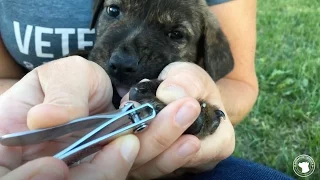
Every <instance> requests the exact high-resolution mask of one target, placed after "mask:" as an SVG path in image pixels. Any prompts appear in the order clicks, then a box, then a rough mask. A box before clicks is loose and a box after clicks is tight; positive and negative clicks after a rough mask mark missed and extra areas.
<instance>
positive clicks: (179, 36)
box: [89, 0, 233, 87]
mask: <svg viewBox="0 0 320 180" xmlns="http://www.w3.org/2000/svg"><path fill="white" fill-rule="evenodd" d="M93 27H96V35H97V37H96V43H95V45H94V47H93V49H92V51H91V53H90V55H89V60H92V61H95V62H96V63H98V64H99V65H100V66H102V67H103V68H104V69H105V70H106V72H107V73H108V75H109V76H110V78H111V80H112V82H113V83H114V84H115V85H116V86H117V85H123V86H127V87H130V86H132V85H133V84H135V83H137V82H139V81H140V80H142V79H144V78H148V79H155V78H157V77H158V75H159V73H160V72H161V71H162V70H163V68H164V67H165V66H166V65H168V64H170V63H171V62H176V61H186V62H193V63H199V62H200V61H199V59H203V65H204V69H205V70H206V71H207V72H208V73H209V74H210V76H211V77H212V78H213V80H218V79H220V78H221V77H223V76H224V75H226V74H227V73H229V72H230V71H231V69H232V68H233V59H232V55H231V52H230V48H229V44H228V42H227V40H226V38H225V37H224V35H223V33H222V31H221V29H220V28H219V26H218V23H217V20H216V19H215V18H214V16H213V15H212V14H211V13H210V12H209V11H208V9H207V6H206V4H205V2H204V1H202V0H175V1H173V0H96V1H95V3H94V14H93V20H92V28H93Z"/></svg>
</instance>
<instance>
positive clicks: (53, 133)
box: [0, 102, 156, 165]
mask: <svg viewBox="0 0 320 180" xmlns="http://www.w3.org/2000/svg"><path fill="white" fill-rule="evenodd" d="M155 116H156V112H155V110H154V108H153V106H152V105H151V104H148V103H147V104H143V105H141V106H138V107H135V106H134V105H133V103H131V102H129V103H127V104H126V105H125V106H124V107H123V108H121V109H119V110H116V111H114V112H109V113H105V114H99V115H93V116H88V117H84V118H79V119H75V120H72V121H70V122H68V123H66V124H63V125H60V126H55V127H51V128H45V129H38V130H31V131H25V132H18V133H13V134H6V135H3V136H1V137H0V143H1V144H2V145H4V146H26V145H32V144H39V143H42V142H45V141H49V140H54V139H57V138H59V137H61V136H64V135H67V134H70V133H72V132H75V131H80V130H85V129H89V128H92V129H93V130H92V129H91V131H89V133H87V134H85V135H84V136H83V137H81V138H80V139H78V140H77V141H76V142H74V143H73V144H71V145H70V146H68V147H67V148H65V149H63V150H62V151H60V152H59V153H57V154H55V155H54V157H55V158H58V159H61V160H63V161H64V162H65V163H66V164H67V165H73V164H74V163H77V162H78V161H79V160H81V159H83V158H85V157H87V156H89V155H91V154H94V153H96V152H98V151H99V150H100V149H102V148H103V146H104V145H106V144H108V143H109V142H110V141H112V140H113V139H115V138H116V137H118V136H121V135H123V134H127V133H131V132H132V131H133V132H134V133H137V132H140V131H142V130H143V129H144V128H146V127H147V126H148V122H149V121H150V120H151V119H153V118H154V117H155Z"/></svg>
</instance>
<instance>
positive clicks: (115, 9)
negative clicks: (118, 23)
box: [107, 5, 120, 17]
mask: <svg viewBox="0 0 320 180" xmlns="http://www.w3.org/2000/svg"><path fill="white" fill-rule="evenodd" d="M107 13H108V15H109V16H112V17H118V16H119V15H120V8H119V6H116V5H110V6H108V7H107Z"/></svg>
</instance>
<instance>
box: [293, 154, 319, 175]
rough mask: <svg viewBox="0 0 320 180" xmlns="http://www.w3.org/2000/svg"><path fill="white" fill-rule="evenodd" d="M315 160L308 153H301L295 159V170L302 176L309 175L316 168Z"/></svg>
mask: <svg viewBox="0 0 320 180" xmlns="http://www.w3.org/2000/svg"><path fill="white" fill-rule="evenodd" d="M315 168H316V167H315V162H314V160H313V159H312V158H311V157H310V156H308V155H305V154H303V155H300V156H298V157H296V158H295V159H294V161H293V171H294V172H295V173H296V174H297V175H298V176H300V177H308V176H310V175H311V174H312V173H313V172H314V170H315Z"/></svg>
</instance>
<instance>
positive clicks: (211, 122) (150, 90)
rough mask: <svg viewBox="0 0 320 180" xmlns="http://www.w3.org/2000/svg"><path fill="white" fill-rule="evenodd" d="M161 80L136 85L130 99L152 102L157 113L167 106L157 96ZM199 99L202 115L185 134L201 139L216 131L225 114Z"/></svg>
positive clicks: (132, 89)
mask: <svg viewBox="0 0 320 180" xmlns="http://www.w3.org/2000/svg"><path fill="white" fill-rule="evenodd" d="M161 82H162V81H161V80H151V81H145V82H141V83H138V84H136V85H134V86H133V87H131V89H130V91H129V100H132V101H136V102H139V103H141V104H143V103H150V104H151V105H153V107H154V108H155V111H156V113H159V112H160V111H161V110H162V109H163V108H164V107H165V106H166V104H165V103H164V102H162V101H160V100H159V99H158V98H157V97H156V91H157V89H158V87H159V85H160V83H161ZM198 101H199V104H200V106H201V112H200V115H199V116H198V118H197V119H196V121H195V122H194V123H193V124H192V125H191V126H190V127H189V128H188V129H187V130H186V131H185V132H184V134H192V135H195V136H197V137H198V138H199V139H203V138H205V137H206V136H208V135H211V134H213V133H214V132H215V130H216V129H217V128H218V126H219V124H220V120H221V119H222V118H224V117H225V115H224V113H223V112H222V111H221V110H219V109H218V108H217V107H215V106H212V105H209V104H208V103H206V102H205V101H202V100H198Z"/></svg>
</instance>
